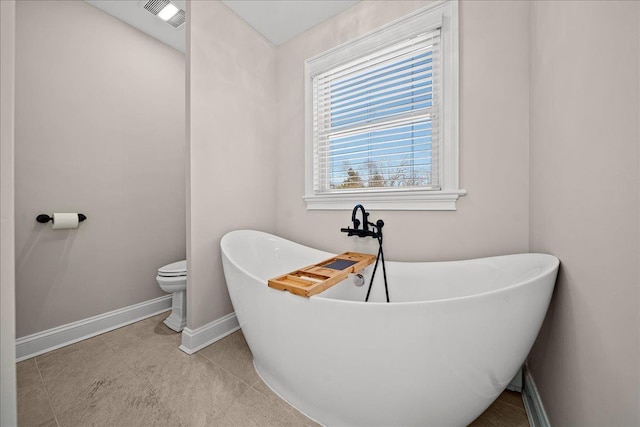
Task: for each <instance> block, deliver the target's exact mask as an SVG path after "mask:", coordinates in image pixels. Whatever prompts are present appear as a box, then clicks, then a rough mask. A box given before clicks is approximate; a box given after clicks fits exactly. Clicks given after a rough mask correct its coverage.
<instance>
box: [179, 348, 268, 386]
mask: <svg viewBox="0 0 640 427" xmlns="http://www.w3.org/2000/svg"><path fill="white" fill-rule="evenodd" d="M190 356H200V357H202V358H204V359H205V360H206V361H208V362H211V363H213V364H214V365H216V366H217V367H219V368H220V369H222V370H224V371H225V372H227V373H228V374H231V375H233V377H234V378H236V379H238V380H240V382H241V383H242V384H244V385H246V386H248V387H249V388H252V387H253V386H255V385H256V384H258V383H259V382H260V378H258V381H256V382H255V383H253V384H249V383H248V382H247V381H245V380H244V379H243V378H242V377H240V376H239V375H237V374H235V373H233V372H232V371H230V370H229V369H227V368H225V367H224V366H222V365H221V364H219V363H218V362H215V361H213V360H211V359H209V358H208V357H207V356H205V355H204V354H200V353H199V352H197V353H193V354H191V355H190ZM258 391H259V390H258Z"/></svg>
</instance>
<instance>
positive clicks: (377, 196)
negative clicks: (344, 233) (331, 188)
mask: <svg viewBox="0 0 640 427" xmlns="http://www.w3.org/2000/svg"><path fill="white" fill-rule="evenodd" d="M466 193H467V192H466V190H441V191H420V190H412V191H378V192H375V193H374V192H367V191H349V192H344V193H339V194H336V193H332V194H322V195H317V194H314V195H307V196H304V197H303V198H304V200H305V202H307V210H351V209H353V207H354V206H355V205H356V204H358V203H361V204H363V205H365V206H366V207H367V209H372V210H391V211H455V210H456V202H457V200H458V198H459V197H460V196H464V195H465V194H466Z"/></svg>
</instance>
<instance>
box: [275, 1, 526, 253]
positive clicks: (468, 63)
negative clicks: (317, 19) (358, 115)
mask: <svg viewBox="0 0 640 427" xmlns="http://www.w3.org/2000/svg"><path fill="white" fill-rule="evenodd" d="M428 3H429V2H426V1H418V2H413V1H363V2H361V3H360V4H358V5H356V6H354V7H352V8H351V9H349V10H347V11H345V12H343V13H341V14H340V15H338V16H336V17H335V18H333V19H330V20H329V21H326V22H324V23H322V24H320V25H318V26H316V27H315V28H313V29H311V30H309V31H307V32H306V33H304V34H302V35H300V36H298V37H296V38H295V39H293V40H291V41H289V42H287V43H285V44H284V45H282V46H280V47H279V49H278V100H279V104H280V105H279V121H278V145H277V150H278V158H277V163H276V167H277V169H278V175H277V233H278V234H279V235H281V236H283V237H286V238H290V239H293V240H295V241H298V242H301V243H304V244H307V245H310V246H313V247H316V248H320V249H324V250H328V251H334V252H343V251H345V250H354V249H356V250H357V249H359V248H361V247H363V245H364V242H362V241H358V240H359V239H354V238H348V237H346V235H344V234H343V233H340V231H339V230H340V228H341V227H346V226H347V225H348V224H349V223H350V219H351V216H350V214H351V212H348V211H307V210H306V204H305V202H304V201H303V200H302V196H303V195H304V108H303V105H304V103H303V100H304V68H303V67H304V60H305V59H306V58H309V57H312V56H314V55H317V54H319V53H321V52H323V51H326V50H327V49H330V48H332V47H334V46H336V45H338V44H340V43H342V42H345V41H347V40H349V39H351V38H354V37H357V36H359V35H362V34H365V33H366V32H368V31H371V30H373V29H375V28H377V27H379V26H381V25H384V24H386V23H388V22H390V21H392V20H394V19H397V18H400V17H402V16H404V15H406V14H408V13H410V12H412V11H414V10H416V9H418V8H420V7H422V6H424V5H426V4H428ZM528 10H529V5H528V4H527V3H525V2H503V1H497V2H490V1H483V2H463V3H462V4H461V5H460V12H459V13H460V170H461V173H460V183H461V187H462V188H465V189H466V190H467V191H468V194H467V195H466V196H464V197H462V198H461V199H460V200H459V201H458V210H457V211H455V212H424V211H423V212H407V211H405V212H398V211H385V212H382V211H371V219H373V220H376V219H378V218H382V219H384V221H385V232H386V234H385V254H386V255H387V258H388V259H392V260H425V259H429V260H444V259H460V258H475V257H480V256H489V255H496V254H504V253H512V252H526V251H527V249H528V221H529V214H528V198H529V196H528V192H527V186H528V177H529V173H528V137H529V135H528V133H529V124H528V120H529V118H528V108H529V62H528V61H529V58H528V48H527V46H528V39H529V11H528ZM354 202H355V201H354ZM354 204H355V203H354ZM365 207H366V204H365ZM369 244H372V243H371V242H370V243H369ZM370 249H371V248H370ZM373 249H374V250H375V248H373Z"/></svg>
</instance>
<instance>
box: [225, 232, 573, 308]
mask: <svg viewBox="0 0 640 427" xmlns="http://www.w3.org/2000/svg"><path fill="white" fill-rule="evenodd" d="M241 232H244V233H247V232H249V233H257V234H262V235H265V236H270V237H275V238H277V239H281V240H285V241H287V242H291V243H293V244H295V245H299V246H303V247H305V248H308V249H312V250H315V251H319V252H324V253H326V254H328V256H329V257H331V256H335V255H337V254H334V253H331V252H327V251H323V250H320V249H316V248H312V247H310V246H305V245H303V244H301V243H298V242H294V241H293V240H289V239H285V238H284V237H280V236H278V235H275V234H271V233H267V232H264V231H259V230H251V229H239V230H232V231H229V232H227V233H225V235H224V236H222V238H221V239H220V250H221V252H222V256H224V257H226V258H227V259H228V260H229V261H230V262H231V263H233V265H234V266H236V267H237V268H238V269H240V270H241V271H242V273H243V274H245V275H246V276H248V277H250V278H252V279H254V280H256V281H257V282H260V283H263V284H264V286H265V287H266V288H268V289H269V290H271V291H274V292H286V293H287V294H290V295H293V294H291V293H290V292H287V291H280V290H277V289H273V288H270V287H269V286H268V285H267V283H266V282H267V280H268V279H262V278H259V277H257V276H256V275H254V274H252V273H250V272H248V271H247V270H246V269H245V268H243V267H241V266H240V265H238V263H236V262H235V261H234V260H233V259H232V258H231V257H230V256H229V255H228V252H227V251H225V248H224V240H225V238H227V236H229V235H231V234H235V233H241ZM229 238H230V237H229ZM520 255H535V256H540V257H544V258H548V260H549V263H548V264H546V263H545V264H544V266H543V267H542V271H541V272H540V273H539V274H537V275H536V276H534V277H532V278H530V279H527V280H524V281H520V282H516V283H514V284H511V285H508V286H505V287H502V288H499V289H494V290H491V291H486V292H481V293H475V294H471V295H465V296H458V297H452V298H439V299H432V300H422V301H400V302H394V301H390V302H386V301H380V302H377V301H375V302H374V301H370V302H369V301H368V302H365V301H351V300H342V299H334V298H323V297H322V296H321V294H322V293H320V294H316V295H312V296H310V297H303V296H300V295H294V296H296V297H299V298H305V299H307V300H310V301H325V303H337V304H358V305H368V306H380V305H383V306H394V307H395V306H399V305H403V306H405V305H419V304H440V303H447V302H452V301H463V300H472V299H476V298H483V297H486V296H491V295H495V294H498V293H502V292H505V291H508V290H514V289H516V288H520V287H523V286H526V285H528V284H531V283H532V282H534V281H537V280H540V279H541V278H543V277H545V276H548V275H549V274H551V273H553V271H554V270H556V274H557V271H558V269H559V266H560V259H559V258H558V257H556V256H555V255H551V254H545V253H540V252H520V253H514V254H508V255H494V256H488V257H481V258H468V259H461V260H449V261H387V262H391V263H394V264H416V263H417V264H452V263H462V262H468V261H480V260H490V259H496V258H508V257H516V256H520ZM227 286H228V284H227ZM554 288H555V281H554Z"/></svg>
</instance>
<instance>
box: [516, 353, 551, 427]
mask: <svg viewBox="0 0 640 427" xmlns="http://www.w3.org/2000/svg"><path fill="white" fill-rule="evenodd" d="M522 397H523V400H524V408H525V409H526V411H527V417H528V418H529V424H530V425H531V427H551V423H549V418H548V417H547V412H546V411H545V410H544V406H543V405H542V399H541V398H540V395H539V394H538V388H537V387H536V383H535V382H534V381H533V377H532V376H531V372H530V371H529V367H528V366H527V365H525V366H524V388H523V390H522Z"/></svg>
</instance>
